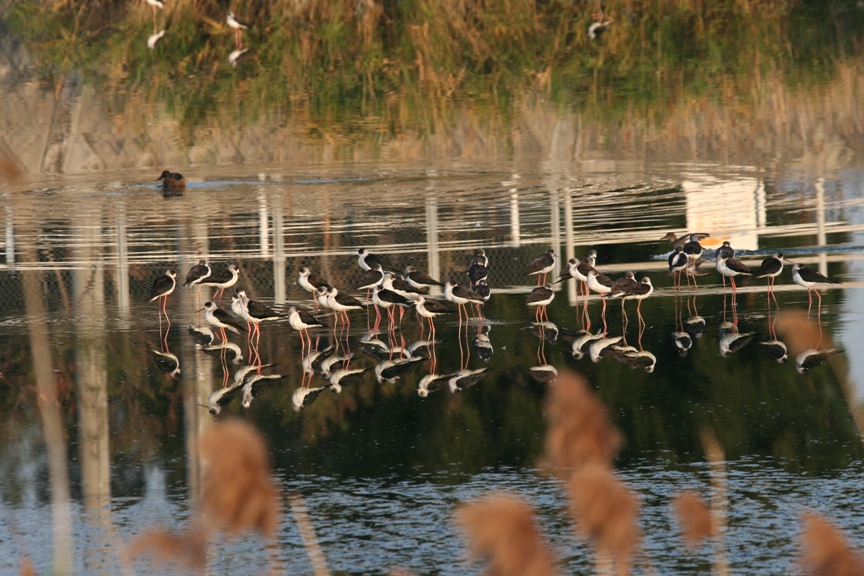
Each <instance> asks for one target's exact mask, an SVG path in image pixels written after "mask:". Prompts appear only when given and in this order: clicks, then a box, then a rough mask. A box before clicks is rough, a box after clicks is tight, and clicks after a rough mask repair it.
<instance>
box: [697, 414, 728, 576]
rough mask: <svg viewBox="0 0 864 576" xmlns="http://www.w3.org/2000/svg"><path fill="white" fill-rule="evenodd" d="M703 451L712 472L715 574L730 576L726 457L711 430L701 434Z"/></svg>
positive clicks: (703, 431)
mask: <svg viewBox="0 0 864 576" xmlns="http://www.w3.org/2000/svg"><path fill="white" fill-rule="evenodd" d="M699 437H700V439H701V440H702V449H703V450H705V456H706V458H708V464H709V466H710V468H709V470H710V472H711V519H712V526H713V527H714V538H713V542H714V574H717V575H718V576H726V575H727V574H729V561H728V560H727V559H726V541H725V538H724V535H725V534H726V508H727V505H728V502H727V496H726V494H727V492H726V455H725V454H724V453H723V447H722V446H720V442H718V441H717V436H715V434H714V432H713V431H711V430H702V432H701V433H700V434H699Z"/></svg>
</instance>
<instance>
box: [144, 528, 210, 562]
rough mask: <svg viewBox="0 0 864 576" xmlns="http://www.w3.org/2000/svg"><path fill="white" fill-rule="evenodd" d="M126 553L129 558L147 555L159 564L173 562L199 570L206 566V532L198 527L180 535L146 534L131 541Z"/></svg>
mask: <svg viewBox="0 0 864 576" xmlns="http://www.w3.org/2000/svg"><path fill="white" fill-rule="evenodd" d="M128 553H129V557H130V558H138V557H139V556H148V555H149V556H153V558H154V559H156V560H158V561H161V562H168V561H173V562H176V563H177V564H179V565H180V566H185V567H187V568H191V569H193V570H200V569H203V568H204V566H205V565H206V564H207V531H206V530H205V529H203V528H200V527H199V528H193V529H190V530H187V531H186V532H184V533H182V534H171V533H170V532H160V531H153V532H147V533H145V534H142V535H141V536H138V537H137V538H136V539H135V540H133V541H132V543H131V544H130V545H129V550H128Z"/></svg>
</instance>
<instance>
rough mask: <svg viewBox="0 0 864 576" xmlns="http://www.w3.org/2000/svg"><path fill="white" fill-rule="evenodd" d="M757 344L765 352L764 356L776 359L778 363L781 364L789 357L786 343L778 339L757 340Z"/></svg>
mask: <svg viewBox="0 0 864 576" xmlns="http://www.w3.org/2000/svg"><path fill="white" fill-rule="evenodd" d="M757 344H758V345H759V346H760V347H761V349H762V351H763V352H765V355H766V356H768V357H769V358H771V359H772V360H776V361H777V363H778V364H782V363H784V362H786V360H788V359H789V356H788V355H787V350H786V344H784V343H783V342H781V341H780V340H766V341H764V342H757Z"/></svg>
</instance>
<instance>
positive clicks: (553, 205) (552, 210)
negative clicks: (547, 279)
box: [549, 188, 561, 278]
mask: <svg viewBox="0 0 864 576" xmlns="http://www.w3.org/2000/svg"><path fill="white" fill-rule="evenodd" d="M559 198H560V194H559V193H558V188H550V189H549V222H550V223H551V225H550V234H551V237H550V239H549V246H550V247H551V248H552V249H553V250H554V251H555V257H556V259H555V267H554V268H553V269H552V272H550V273H549V274H550V275H551V276H552V278H556V277H557V276H558V274H560V273H561V201H560V200H559Z"/></svg>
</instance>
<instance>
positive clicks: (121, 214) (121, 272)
mask: <svg viewBox="0 0 864 576" xmlns="http://www.w3.org/2000/svg"><path fill="white" fill-rule="evenodd" d="M115 222H116V226H115V228H116V234H117V244H116V251H117V270H116V272H115V274H114V286H115V287H116V288H117V306H118V308H119V309H120V317H121V318H123V319H124V320H128V319H129V305H130V300H129V229H128V226H127V225H126V203H125V202H123V201H120V202H118V203H117V212H116V213H115ZM127 324H128V323H125V322H124V327H126V325H127Z"/></svg>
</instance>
